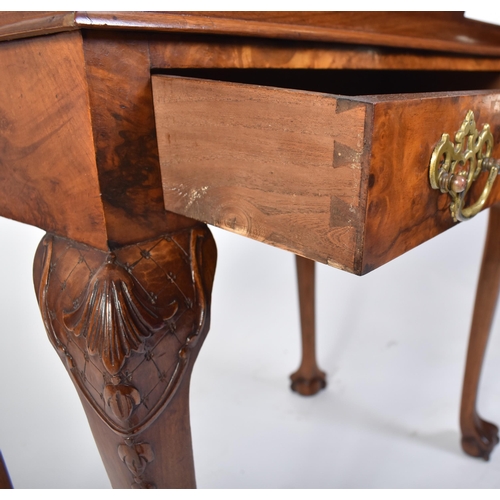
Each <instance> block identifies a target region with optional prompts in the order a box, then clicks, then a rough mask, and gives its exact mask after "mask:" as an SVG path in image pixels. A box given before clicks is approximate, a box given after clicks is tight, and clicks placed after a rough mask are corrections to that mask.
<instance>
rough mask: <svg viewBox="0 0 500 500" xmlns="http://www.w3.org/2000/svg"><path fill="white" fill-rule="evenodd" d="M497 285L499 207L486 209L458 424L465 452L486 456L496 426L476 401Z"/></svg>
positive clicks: (499, 279) (495, 437)
mask: <svg viewBox="0 0 500 500" xmlns="http://www.w3.org/2000/svg"><path fill="white" fill-rule="evenodd" d="M499 285H500V207H499V206H498V205H497V206H496V207H492V208H491V209H490V218H489V223H488V233H487V236H486V244H485V248H484V254H483V262H482V264H481V272H480V275H479V283H478V285H477V293H476V303H475V306H474V314H473V317H472V326H471V332H470V339H469V349H468V352H467V362H466V367H465V376H464V385H463V391H462V406H461V410H460V427H461V429H462V448H463V450H464V451H465V453H467V454H468V455H472V456H473V457H481V458H484V459H485V460H488V459H489V456H490V453H491V451H492V450H493V448H494V447H495V445H496V444H497V443H498V427H497V426H496V425H493V424H491V423H489V422H486V421H485V420H483V419H481V418H480V417H479V415H478V413H477V409H476V401H477V393H478V386H479V378H480V375H481V368H482V364H483V358H484V353H485V350H486V344H487V341H488V336H489V333H490V329H491V324H492V321H493V316H494V313H495V307H496V304H497V299H498V290H499Z"/></svg>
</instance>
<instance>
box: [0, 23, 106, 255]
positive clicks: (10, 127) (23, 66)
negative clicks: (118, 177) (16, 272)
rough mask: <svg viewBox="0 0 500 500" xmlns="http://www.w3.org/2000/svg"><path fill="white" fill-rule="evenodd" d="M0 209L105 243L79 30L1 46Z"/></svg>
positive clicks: (13, 216) (63, 232)
mask: <svg viewBox="0 0 500 500" xmlns="http://www.w3.org/2000/svg"><path fill="white" fill-rule="evenodd" d="M0 61H1V66H2V84H1V85H0V214H1V215H3V216H5V217H8V218H11V219H15V220H18V221H21V222H25V223H28V224H32V225H35V226H38V227H40V228H42V229H45V230H47V231H51V232H54V233H57V234H59V235H61V236H67V237H69V238H73V239H75V240H78V241H82V242H84V243H87V244H90V245H93V246H95V247H98V248H103V249H104V248H106V230H105V223H104V214H103V207H102V203H101V197H100V191H99V183H98V180H97V171H96V164H95V151H94V145H93V140H92V129H91V122H90V111H89V102H88V94H87V85H86V81H85V75H84V61H83V52H82V47H81V36H80V33H77V32H74V33H61V34H59V35H57V36H46V37H40V38H33V39H29V40H19V41H13V42H5V43H2V44H0Z"/></svg>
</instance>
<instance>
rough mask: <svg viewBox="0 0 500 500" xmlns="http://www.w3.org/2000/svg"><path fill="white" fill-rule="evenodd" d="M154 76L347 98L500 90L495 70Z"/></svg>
mask: <svg viewBox="0 0 500 500" xmlns="http://www.w3.org/2000/svg"><path fill="white" fill-rule="evenodd" d="M154 73H155V74H162V75H172V76H185V77H191V78H200V79H206V80H218V81H224V82H233V83H247V84H253V85H264V86H268V87H280V88H290V89H296V90H307V91H311V92H324V93H328V94H341V95H347V96H356V95H369V94H403V93H404V94H406V93H419V92H450V91H466V90H487V89H495V88H500V73H499V72H496V71H485V72H479V73H478V72H471V71H405V70H383V71H381V70H328V69H313V70H311V69H239V68H222V69H221V68H209V69H205V68H197V69H191V68H190V69H169V70H155V71H154Z"/></svg>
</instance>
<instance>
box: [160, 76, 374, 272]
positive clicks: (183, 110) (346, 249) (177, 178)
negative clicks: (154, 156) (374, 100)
mask: <svg viewBox="0 0 500 500" xmlns="http://www.w3.org/2000/svg"><path fill="white" fill-rule="evenodd" d="M153 92H154V99H155V115H156V121H157V130H158V143H159V151H160V163H161V168H162V182H163V190H164V198H165V207H166V208H167V209H168V210H171V211H173V212H177V213H180V214H183V215H187V216H189V217H192V218H194V219H197V220H201V221H203V222H207V223H209V224H213V225H215V226H218V227H221V228H224V229H228V230H230V231H233V232H236V233H239V234H242V235H244V236H248V237H251V238H254V239H256V240H259V241H262V242H265V243H268V244H271V245H274V246H277V247H280V248H283V249H286V250H290V251H292V252H294V253H297V254H300V255H303V256H305V257H308V258H311V259H314V260H317V261H320V262H324V263H328V264H330V265H334V266H336V267H340V268H343V269H347V270H350V271H353V270H354V267H355V255H356V246H357V241H358V238H359V236H360V235H361V229H360V227H361V217H360V212H361V211H360V199H359V196H360V182H361V159H362V154H363V147H364V145H363V143H364V121H365V114H366V107H365V104H363V103H361V102H357V101H355V100H348V99H346V100H343V99H342V100H338V99H335V98H333V97H331V96H328V95H324V94H313V93H309V92H301V91H293V90H286V89H276V88H268V87H260V86H252V85H241V84H232V83H225V82H215V81H209V80H196V79H189V78H179V77H166V76H155V77H153Z"/></svg>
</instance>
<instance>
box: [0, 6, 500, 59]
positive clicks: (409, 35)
mask: <svg viewBox="0 0 500 500" xmlns="http://www.w3.org/2000/svg"><path fill="white" fill-rule="evenodd" d="M31 14H32V13H30V14H27V13H12V14H8V15H7V16H0V38H4V39H8V38H12V37H22V36H33V35H34V34H43V33H45V32H47V30H48V29H49V30H51V31H53V30H54V29H57V28H59V29H60V30H61V31H64V30H68V29H75V28H88V29H120V30H123V29H129V30H141V31H173V32H192V33H206V34H219V35H221V34H224V35H238V36H252V37H258V38H283V39H290V40H314V41H326V42H340V43H354V44H362V45H382V46H389V47H402V48H407V49H425V50H435V51H436V50H437V51H449V52H459V53H465V54H477V55H494V56H498V55H500V29H499V28H498V27H497V26H493V25H489V24H485V23H480V22H477V21H472V20H469V19H465V18H464V17H463V13H462V12H298V11H297V12H90V11H89V12H67V13H62V12H58V13H55V14H57V16H55V17H54V18H53V19H51V18H50V13H47V12H40V13H39V15H38V16H37V15H31ZM28 18H29V22H27V21H28ZM37 30H38V31H37Z"/></svg>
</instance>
